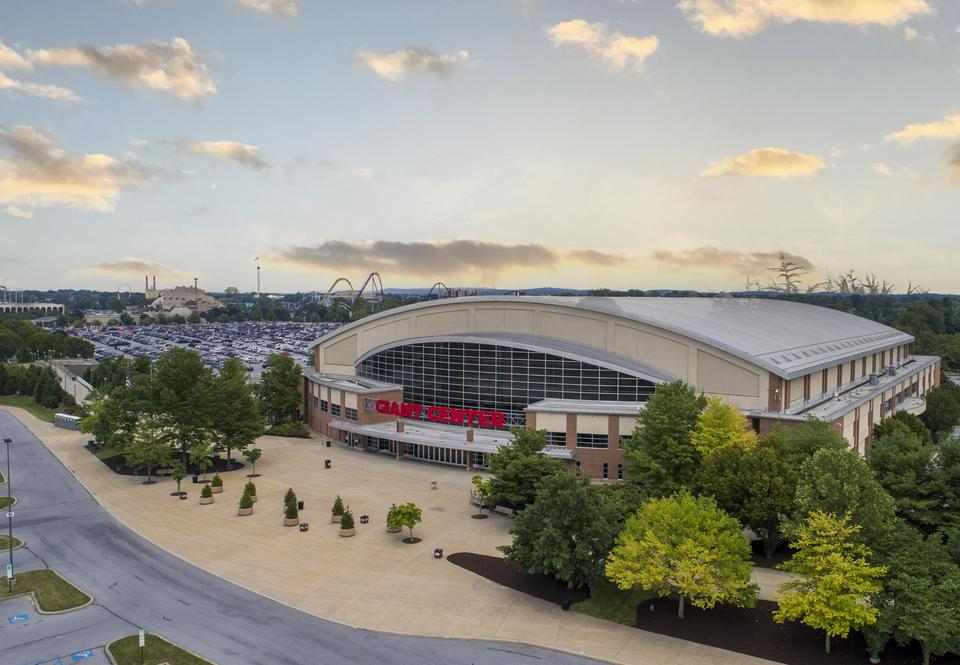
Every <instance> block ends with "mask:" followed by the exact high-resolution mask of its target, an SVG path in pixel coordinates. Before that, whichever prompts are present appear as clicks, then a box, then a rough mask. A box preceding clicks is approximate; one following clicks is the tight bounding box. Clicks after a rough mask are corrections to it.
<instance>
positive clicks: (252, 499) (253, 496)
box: [250, 494, 257, 503]
mask: <svg viewBox="0 0 960 665" xmlns="http://www.w3.org/2000/svg"><path fill="white" fill-rule="evenodd" d="M250 500H251V501H253V502H254V503H256V502H257V495H256V494H251V495H250Z"/></svg>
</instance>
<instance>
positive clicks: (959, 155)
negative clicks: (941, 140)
mask: <svg viewBox="0 0 960 665" xmlns="http://www.w3.org/2000/svg"><path fill="white" fill-rule="evenodd" d="M947 166H948V167H950V171H951V172H952V174H953V175H954V176H955V177H958V178H960V143H958V144H957V145H955V146H953V149H952V150H951V151H950V156H949V157H948V158H947Z"/></svg>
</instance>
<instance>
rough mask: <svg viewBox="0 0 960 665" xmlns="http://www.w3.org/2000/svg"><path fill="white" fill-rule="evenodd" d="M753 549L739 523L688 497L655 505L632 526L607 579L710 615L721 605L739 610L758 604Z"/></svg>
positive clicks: (610, 560)
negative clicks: (675, 599)
mask: <svg viewBox="0 0 960 665" xmlns="http://www.w3.org/2000/svg"><path fill="white" fill-rule="evenodd" d="M750 570H751V564H750V546H749V545H748V544H747V541H746V540H745V539H744V538H743V534H742V533H741V532H740V525H739V524H738V523H737V520H736V519H734V518H732V517H730V516H729V515H727V514H726V513H724V512H723V511H722V510H720V509H719V508H718V507H717V504H716V502H715V501H714V500H713V499H712V498H710V497H694V496H692V495H691V494H690V493H689V492H687V491H685V490H684V491H682V492H681V493H679V494H677V495H675V496H672V497H668V498H659V499H650V500H649V501H647V502H646V503H644V504H643V506H642V507H641V508H640V510H639V511H638V512H637V514H636V515H634V516H633V517H631V518H630V519H628V520H627V523H626V525H625V526H624V529H623V531H622V532H621V533H620V535H619V536H618V538H617V544H616V547H614V549H613V552H611V553H610V556H609V557H607V566H606V576H607V578H608V579H609V580H611V581H612V582H614V583H615V584H616V585H617V586H618V587H619V588H620V589H622V590H624V591H626V590H629V589H634V588H640V589H643V590H647V591H653V592H655V593H656V594H657V595H658V596H661V597H664V596H669V595H671V594H673V595H676V596H678V597H679V599H680V600H679V604H678V608H677V615H678V616H679V617H680V618H681V619H682V618H683V616H684V602H685V601H686V600H689V601H690V603H691V604H692V605H693V606H694V607H699V608H702V609H709V608H711V607H714V606H715V605H716V604H717V603H730V604H733V605H736V606H738V607H743V606H752V605H753V604H754V603H755V602H756V598H757V587H756V585H754V584H753V583H752V582H751V581H750Z"/></svg>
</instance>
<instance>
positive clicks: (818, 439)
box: [765, 420, 850, 470]
mask: <svg viewBox="0 0 960 665" xmlns="http://www.w3.org/2000/svg"><path fill="white" fill-rule="evenodd" d="M765 438H767V439H769V440H770V441H771V442H772V443H773V444H774V445H775V446H776V448H777V450H778V451H779V452H780V455H781V456H782V457H783V458H784V459H785V460H786V461H787V464H788V465H790V466H791V467H793V468H795V469H797V470H799V469H800V467H802V466H803V464H804V463H805V462H806V461H807V460H809V459H810V458H811V457H813V455H814V454H815V453H816V452H817V451H818V450H823V449H826V450H849V449H850V445H849V444H848V443H847V441H846V439H844V438H843V435H842V434H841V433H840V432H838V431H837V430H836V429H834V428H833V426H832V425H831V424H830V423H826V422H823V421H820V420H807V421H804V422H802V423H797V424H796V425H788V426H784V427H777V428H775V429H774V430H773V431H771V432H769V433H768V434H767V435H766V436H765Z"/></svg>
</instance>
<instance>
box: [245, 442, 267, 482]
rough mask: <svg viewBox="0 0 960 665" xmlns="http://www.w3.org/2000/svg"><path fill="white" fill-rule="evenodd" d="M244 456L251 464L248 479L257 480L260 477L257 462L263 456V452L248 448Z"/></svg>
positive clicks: (258, 449)
mask: <svg viewBox="0 0 960 665" xmlns="http://www.w3.org/2000/svg"><path fill="white" fill-rule="evenodd" d="M243 456H244V457H245V458H247V461H248V462H250V473H249V474H247V477H248V478H257V477H258V476H259V475H260V474H259V473H257V460H259V459H260V457H262V456H263V451H262V450H261V449H260V448H247V449H246V450H244V451H243Z"/></svg>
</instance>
